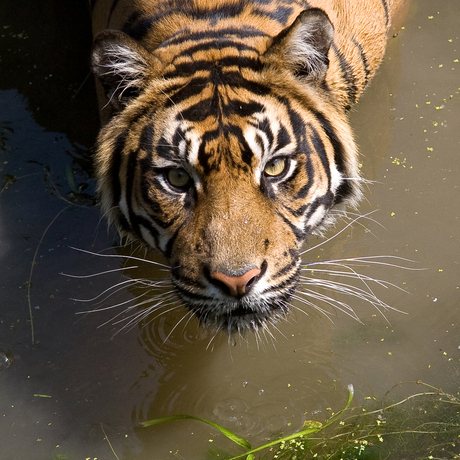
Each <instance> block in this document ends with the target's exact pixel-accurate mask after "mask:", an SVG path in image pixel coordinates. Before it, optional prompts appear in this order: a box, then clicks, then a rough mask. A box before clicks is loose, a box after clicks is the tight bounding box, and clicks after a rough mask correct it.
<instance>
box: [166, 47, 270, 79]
mask: <svg viewBox="0 0 460 460" xmlns="http://www.w3.org/2000/svg"><path fill="white" fill-rule="evenodd" d="M210 49H211V48H210ZM225 67H238V68H240V69H244V68H247V69H251V70H253V71H255V72H259V71H260V70H261V69H262V63H261V62H260V60H259V59H256V58H249V57H240V56H229V57H225V58H222V59H219V60H216V61H209V60H206V59H201V60H199V61H191V62H184V63H182V64H177V65H175V66H174V70H172V71H171V72H167V73H165V74H164V75H163V77H164V78H166V79H167V78H172V77H177V76H184V77H186V76H189V75H194V74H195V73H197V72H200V71H201V70H208V71H211V70H213V71H214V70H216V71H218V73H219V74H220V75H221V76H222V78H223V75H225V74H231V73H232V72H225Z"/></svg>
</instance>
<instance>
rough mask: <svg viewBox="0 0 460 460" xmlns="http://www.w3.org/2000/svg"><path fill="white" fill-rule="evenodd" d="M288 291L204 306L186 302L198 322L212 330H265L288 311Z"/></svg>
mask: <svg viewBox="0 0 460 460" xmlns="http://www.w3.org/2000/svg"><path fill="white" fill-rule="evenodd" d="M291 295H292V293H291V292H289V293H285V294H283V295H282V296H279V297H276V298H274V299H266V300H265V299H255V300H253V299H251V300H250V299H244V298H243V299H239V300H230V301H221V302H217V301H216V302H215V303H213V304H211V305H210V304H206V305H188V307H189V309H190V310H191V311H192V312H193V313H194V315H195V316H196V317H197V318H198V320H199V322H200V324H201V325H202V326H204V327H205V328H207V329H209V330H212V331H216V332H218V331H223V332H225V333H227V334H228V335H229V336H230V335H234V334H239V335H241V336H244V335H245V334H246V333H247V332H256V331H258V330H259V329H267V327H268V325H269V324H272V323H275V322H277V321H278V320H280V319H283V318H284V317H285V316H286V314H287V313H288V311H289V301H290V298H291Z"/></svg>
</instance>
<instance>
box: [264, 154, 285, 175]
mask: <svg viewBox="0 0 460 460" xmlns="http://www.w3.org/2000/svg"><path fill="white" fill-rule="evenodd" d="M286 163H287V162H286V158H273V160H270V161H269V162H268V163H267V164H266V165H265V169H264V172H265V174H266V175H267V176H270V177H275V176H279V175H280V174H282V173H283V172H284V170H285V169H286Z"/></svg>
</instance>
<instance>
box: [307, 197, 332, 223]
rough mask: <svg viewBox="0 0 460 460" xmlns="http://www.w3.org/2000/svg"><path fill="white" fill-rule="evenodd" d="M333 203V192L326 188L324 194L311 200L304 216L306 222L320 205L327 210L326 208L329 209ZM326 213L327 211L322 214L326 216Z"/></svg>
mask: <svg viewBox="0 0 460 460" xmlns="http://www.w3.org/2000/svg"><path fill="white" fill-rule="evenodd" d="M333 204H334V194H333V193H332V192H331V191H330V190H328V191H327V193H326V194H325V195H323V196H320V197H318V198H316V200H315V201H313V202H312V203H311V204H310V207H309V209H308V212H307V214H306V216H305V218H306V222H308V220H309V219H310V217H311V216H312V215H313V214H314V213H315V211H316V210H317V209H318V208H319V207H320V206H324V208H325V210H326V211H327V210H328V209H330V208H331V207H332V205H333ZM326 215H327V213H326V212H325V213H324V216H326ZM307 227H309V226H308V225H307Z"/></svg>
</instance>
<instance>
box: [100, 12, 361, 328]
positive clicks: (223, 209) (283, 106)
mask: <svg viewBox="0 0 460 460" xmlns="http://www.w3.org/2000/svg"><path fill="white" fill-rule="evenodd" d="M219 32H220V33H212V30H211V31H210V32H209V33H208V34H205V33H202V32H201V35H200V37H201V38H200V39H199V40H198V39H197V38H194V39H193V40H192V39H191V38H190V37H188V36H184V37H179V38H177V37H176V38H171V39H169V40H165V41H163V42H162V43H160V44H155V45H154V46H153V45H152V44H151V43H150V42H148V40H147V39H145V40H144V42H139V41H135V40H134V39H133V38H131V37H130V36H128V35H127V34H125V33H124V32H119V31H104V32H102V33H100V34H99V35H98V36H97V37H96V40H95V45H94V51H93V63H92V65H93V69H94V72H95V73H96V75H97V76H98V77H99V79H100V80H101V82H102V84H103V86H104V88H105V91H106V94H107V97H108V99H109V101H110V103H111V105H112V110H113V115H112V117H111V120H110V121H109V122H108V123H107V124H106V125H105V126H104V127H103V129H102V131H101V133H100V136H99V141H98V151H97V155H96V174H97V179H98V187H99V193H100V197H101V201H102V207H103V210H104V212H105V213H106V215H107V216H108V218H109V220H110V221H111V222H113V223H114V224H115V225H116V226H117V228H118V230H119V232H120V233H121V234H123V235H126V236H128V237H130V238H134V239H138V240H141V241H143V242H144V243H146V244H147V245H148V246H150V247H153V248H156V249H158V250H159V251H161V252H162V253H163V255H164V256H166V257H167V258H168V259H169V261H170V264H171V276H172V280H173V284H174V286H175V288H176V290H177V293H178V294H179V296H180V298H181V299H182V301H183V302H184V303H185V305H186V306H187V307H188V308H189V309H191V310H192V311H193V312H194V313H195V314H196V316H197V317H198V318H199V319H200V321H201V322H202V323H203V324H204V325H206V326H209V327H212V328H217V329H223V330H226V331H227V332H229V333H233V332H240V333H244V332H245V331H246V330H256V329H257V328H259V327H261V326H262V327H265V325H266V323H267V322H269V321H271V320H274V319H277V318H279V317H280V316H284V315H285V314H286V312H287V311H288V309H289V298H290V297H291V295H292V294H293V292H294V290H295V288H296V284H297V282H298V279H299V271H300V249H301V246H302V244H303V243H304V241H305V240H306V238H307V236H308V235H309V234H310V233H312V232H314V231H315V230H318V229H319V228H320V226H321V225H322V224H324V223H325V222H326V221H327V220H328V216H329V213H330V210H331V208H332V207H333V206H335V205H337V204H339V203H344V202H346V201H348V202H350V201H353V200H356V199H357V198H358V196H359V187H358V185H357V184H358V182H359V181H358V172H357V151H356V147H355V144H354V142H353V137H352V134H351V131H350V128H349V125H348V123H347V120H346V116H345V109H344V107H343V105H342V104H341V102H340V100H339V98H338V97H336V95H335V93H334V82H333V81H332V80H333V77H334V76H333V75H332V77H329V72H330V71H329V61H328V57H327V56H328V50H329V48H330V46H331V44H332V41H333V34H334V31H333V27H332V25H331V23H330V21H329V19H328V17H327V15H326V14H325V13H324V12H323V11H321V10H318V9H310V10H306V11H304V12H302V13H301V14H300V15H299V16H298V17H297V19H296V20H295V21H294V22H293V24H292V25H291V26H290V27H288V28H287V29H285V30H283V31H281V32H280V33H278V34H277V35H276V36H275V37H270V36H269V35H266V34H260V36H255V35H254V36H253V37H251V39H250V40H248V38H247V36H245V34H247V32H246V31H245V30H242V31H241V34H240V35H239V34H238V33H237V32H235V31H233V32H231V33H230V32H228V33H226V32H225V31H219ZM187 33H188V34H189V35H190V36H191V35H193V34H195V36H198V32H197V31H196V32H193V31H190V30H189V31H188V32H187ZM149 47H150V48H149ZM147 48H149V50H147ZM151 48H152V49H151Z"/></svg>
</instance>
